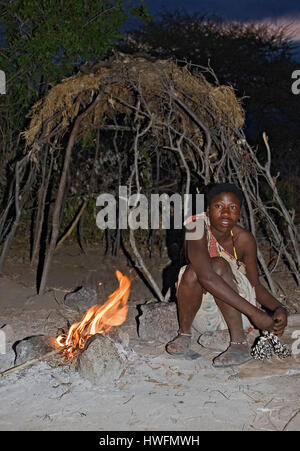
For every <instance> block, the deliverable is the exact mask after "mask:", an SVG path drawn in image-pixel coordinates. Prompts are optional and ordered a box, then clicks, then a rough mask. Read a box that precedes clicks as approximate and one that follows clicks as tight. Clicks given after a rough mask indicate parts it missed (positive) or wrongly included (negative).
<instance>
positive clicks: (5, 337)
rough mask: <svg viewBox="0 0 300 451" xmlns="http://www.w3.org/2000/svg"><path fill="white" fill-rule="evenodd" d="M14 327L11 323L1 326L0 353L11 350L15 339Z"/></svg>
mask: <svg viewBox="0 0 300 451" xmlns="http://www.w3.org/2000/svg"><path fill="white" fill-rule="evenodd" d="M14 337H15V334H14V331H13V328H12V327H11V326H10V325H9V324H5V325H4V326H2V327H0V354H5V353H7V352H9V351H11V347H12V345H13V343H14V341H15V338H14Z"/></svg>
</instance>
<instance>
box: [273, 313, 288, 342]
mask: <svg viewBox="0 0 300 451" xmlns="http://www.w3.org/2000/svg"><path fill="white" fill-rule="evenodd" d="M272 318H273V321H274V323H275V324H274V329H273V332H274V334H275V335H278V336H279V337H280V336H281V335H282V334H283V332H284V329H285V328H286V326H287V311H286V309H285V308H284V307H281V306H280V307H277V308H276V309H275V310H274V313H273V315H272Z"/></svg>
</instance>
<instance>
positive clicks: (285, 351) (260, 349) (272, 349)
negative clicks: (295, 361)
mask: <svg viewBox="0 0 300 451" xmlns="http://www.w3.org/2000/svg"><path fill="white" fill-rule="evenodd" d="M273 355H276V356H277V357H279V358H280V359H284V358H285V357H289V356H290V355H291V351H290V350H289V348H288V347H287V346H286V345H285V344H282V343H281V342H280V340H279V338H278V337H277V336H276V335H275V334H273V333H272V332H268V331H267V330H263V331H262V335H261V336H260V337H259V338H258V340H257V343H256V344H255V345H254V346H253V347H252V350H251V356H252V357H253V358H254V359H257V360H264V359H270V358H271V357H272V356H273Z"/></svg>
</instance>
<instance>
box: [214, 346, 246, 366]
mask: <svg viewBox="0 0 300 451" xmlns="http://www.w3.org/2000/svg"><path fill="white" fill-rule="evenodd" d="M249 360H252V357H251V355H250V351H249V347H248V344H246V343H245V344H244V343H243V344H242V343H239V344H233V343H230V345H229V347H228V348H227V349H226V351H224V352H222V353H221V354H219V355H218V356H217V357H215V358H214V359H213V366H214V367H215V368H228V367H230V366H237V365H242V364H243V363H246V362H248V361H249Z"/></svg>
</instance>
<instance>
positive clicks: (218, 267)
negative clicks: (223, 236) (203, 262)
mask: <svg viewBox="0 0 300 451" xmlns="http://www.w3.org/2000/svg"><path fill="white" fill-rule="evenodd" d="M211 264H212V267H213V269H214V271H215V272H216V273H217V274H218V275H219V276H223V275H224V274H226V273H228V272H231V269H230V265H229V263H228V262H227V261H226V260H225V259H224V258H222V257H213V258H212V259H211Z"/></svg>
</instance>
